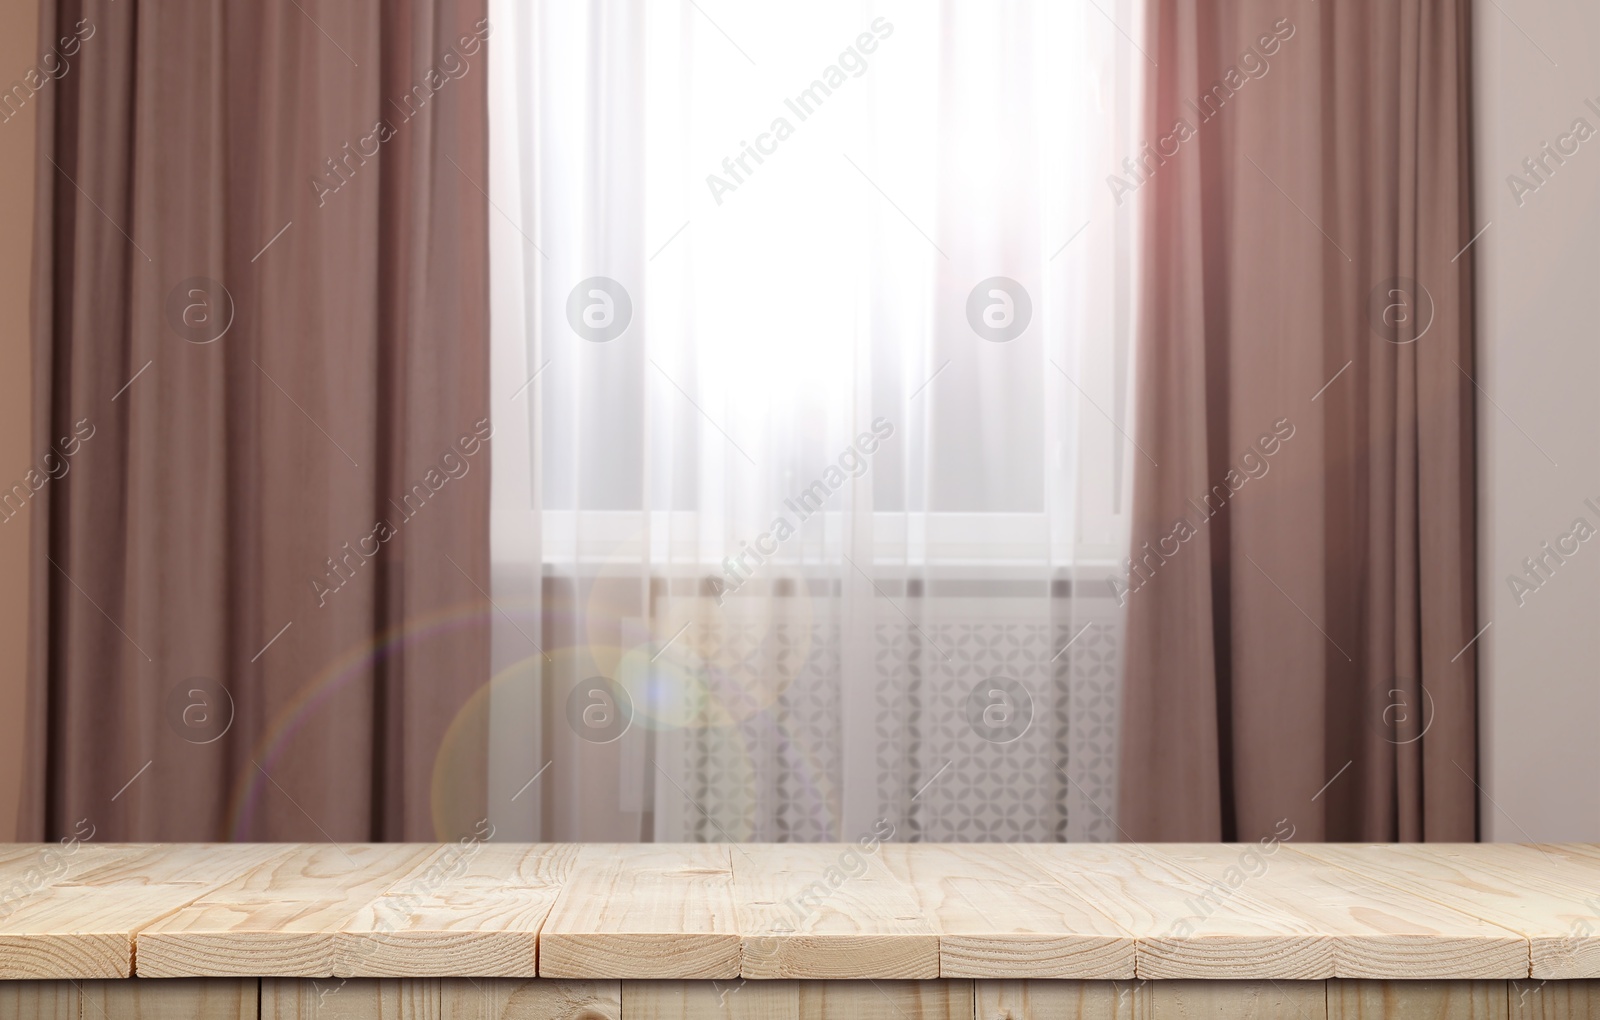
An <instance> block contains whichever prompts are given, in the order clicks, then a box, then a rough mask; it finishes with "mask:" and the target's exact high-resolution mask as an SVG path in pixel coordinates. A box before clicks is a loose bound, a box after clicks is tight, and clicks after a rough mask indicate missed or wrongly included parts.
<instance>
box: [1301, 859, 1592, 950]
mask: <svg viewBox="0 0 1600 1020" xmlns="http://www.w3.org/2000/svg"><path fill="white" fill-rule="evenodd" d="M1295 852H1296V853H1297V854H1300V855H1303V856H1307V857H1312V858H1315V859H1317V860H1320V861H1323V862H1326V863H1328V864H1332V865H1334V866H1336V867H1339V868H1342V869H1344V870H1345V871H1348V872H1352V873H1355V874H1359V875H1363V876H1366V877H1368V878H1370V879H1372V880H1374V881H1377V882H1381V883H1384V884H1386V885H1389V886H1392V887H1394V888H1396V889H1399V890H1402V891H1405V892H1406V893H1407V894H1408V895H1410V894H1415V895H1417V896H1421V897H1424V898H1426V899H1429V900H1432V901H1434V902H1436V903H1441V904H1444V905H1446V906H1449V907H1452V908H1454V909H1456V910H1459V911H1461V912H1463V913H1467V914H1472V915H1473V916H1475V917H1479V918H1483V919H1485V920H1489V921H1493V922H1495V923H1496V924H1498V925H1501V926H1504V927H1507V928H1510V929H1512V930H1514V931H1517V932H1519V933H1520V934H1521V935H1522V936H1523V937H1524V938H1526V939H1527V940H1528V942H1529V952H1530V956H1531V960H1532V965H1531V970H1532V976H1533V977H1536V978H1570V977H1592V976H1595V975H1597V974H1600V859H1596V860H1593V861H1590V860H1589V859H1587V858H1577V859H1576V860H1575V859H1574V858H1572V857H1570V856H1568V855H1566V854H1565V853H1562V852H1560V851H1551V850H1545V849H1542V848H1536V847H1529V846H1517V845H1510V844H1466V843H1463V844H1429V845H1427V846H1422V845H1410V846H1405V845H1402V846H1388V845H1383V846H1372V845H1366V846H1355V845H1315V846H1303V847H1296V848H1295Z"/></svg>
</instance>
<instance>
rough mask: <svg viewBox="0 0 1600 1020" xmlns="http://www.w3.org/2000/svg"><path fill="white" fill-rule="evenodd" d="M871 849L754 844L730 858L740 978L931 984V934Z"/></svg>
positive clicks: (934, 939) (934, 946)
mask: <svg viewBox="0 0 1600 1020" xmlns="http://www.w3.org/2000/svg"><path fill="white" fill-rule="evenodd" d="M889 849H890V848H889V846H888V845H887V844H880V845H879V846H877V848H876V850H875V851H869V850H866V849H863V848H862V847H861V846H859V845H857V844H853V843H818V844H798V843H780V844H762V845H750V846H744V847H740V848H738V850H740V851H743V852H735V853H734V855H733V878H734V905H735V910H736V911H737V913H738V919H739V931H740V932H741V933H742V934H743V936H744V938H743V948H742V952H743V959H742V961H741V965H740V972H739V973H740V974H741V975H742V976H743V977H746V978H806V979H811V980H826V979H838V980H844V979H849V978H874V979H894V978H936V977H938V976H939V942H940V940H939V933H938V931H937V930H936V929H935V927H934V924H933V923H932V922H931V921H930V920H929V919H928V917H927V916H925V913H924V911H923V908H922V905H921V904H920V903H919V902H918V901H917V897H916V896H915V895H914V894H913V893H912V891H911V890H910V889H909V888H908V887H907V886H906V885H904V884H903V883H902V882H901V880H900V879H899V878H897V877H896V875H895V874H894V872H893V870H892V869H890V868H887V867H885V866H884V864H883V863H882V862H881V861H880V860H878V859H877V857H878V854H882V853H886V852H888V850H889Z"/></svg>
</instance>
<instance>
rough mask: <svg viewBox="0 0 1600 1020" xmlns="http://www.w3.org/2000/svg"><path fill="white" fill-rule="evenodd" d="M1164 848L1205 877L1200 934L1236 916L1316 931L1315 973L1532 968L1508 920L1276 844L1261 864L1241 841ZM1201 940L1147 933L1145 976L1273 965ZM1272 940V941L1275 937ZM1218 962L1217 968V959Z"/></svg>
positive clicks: (1230, 973) (1220, 973)
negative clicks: (1202, 946)
mask: <svg viewBox="0 0 1600 1020" xmlns="http://www.w3.org/2000/svg"><path fill="white" fill-rule="evenodd" d="M1161 852H1162V853H1164V854H1166V855H1168V856H1170V858H1171V859H1172V860H1173V861H1174V862H1176V863H1177V864H1178V865H1179V866H1181V867H1183V868H1186V869H1188V870H1189V871H1190V872H1192V873H1193V874H1194V875H1196V876H1197V877H1198V878H1200V879H1201V880H1202V881H1204V882H1205V883H1206V886H1205V889H1206V893H1205V895H1206V897H1207V905H1208V908H1211V905H1212V904H1214V908H1211V909H1212V912H1211V913H1209V914H1207V915H1206V916H1205V917H1204V918H1203V919H1201V920H1200V921H1199V922H1198V923H1197V925H1196V926H1195V934H1198V935H1204V936H1212V937H1214V938H1216V939H1217V940H1218V941H1226V940H1228V938H1229V936H1230V934H1231V924H1232V921H1233V919H1234V918H1248V919H1249V920H1250V921H1251V922H1252V923H1261V922H1267V923H1272V924H1276V925H1277V926H1279V927H1280V929H1281V930H1282V931H1283V932H1285V933H1286V934H1290V933H1292V934H1293V935H1295V936H1296V937H1297V938H1309V939H1311V940H1313V941H1312V944H1313V945H1315V946H1317V947H1318V948H1320V949H1321V950H1322V951H1323V952H1324V953H1325V957H1324V958H1323V959H1322V960H1321V961H1320V962H1319V964H1318V966H1317V967H1316V969H1315V970H1314V971H1312V972H1311V973H1308V974H1303V975H1297V976H1302V977H1308V978H1329V977H1365V978H1406V979H1423V978H1448V977H1463V978H1513V977H1521V976H1524V975H1526V974H1527V973H1528V959H1529V957H1528V938H1527V937H1526V936H1525V935H1523V934H1521V933H1519V932H1518V931H1516V930H1513V929H1511V928H1509V927H1506V926H1503V925H1499V924H1495V923H1493V922H1490V921H1487V920H1484V919H1483V918H1481V917H1479V916H1475V915H1473V914H1468V913H1465V912H1463V911H1460V910H1456V909H1454V908H1452V907H1447V906H1444V905H1443V904H1440V903H1437V902H1435V901H1433V900H1431V899H1426V898H1424V897H1423V896H1421V895H1418V894H1417V893H1415V892H1408V891H1406V890H1405V889H1402V888H1399V887H1397V886H1394V885H1386V884H1384V883H1382V882H1378V881H1376V880H1374V879H1372V878H1370V877H1368V876H1367V875H1365V874H1362V873H1358V872H1353V871H1348V870H1345V869H1342V868H1337V867H1334V866H1333V865H1330V864H1326V863H1324V862H1322V861H1320V860H1318V859H1315V858H1312V857H1309V856H1306V855H1303V854H1299V853H1296V852H1294V850H1293V849H1292V848H1290V847H1287V846H1281V845H1280V846H1279V847H1278V848H1277V852H1276V853H1274V854H1272V855H1271V856H1270V857H1265V856H1263V857H1262V863H1261V864H1259V865H1256V864H1253V863H1249V862H1250V861H1251V860H1252V859H1251V858H1248V857H1246V856H1245V855H1244V854H1241V851H1240V849H1239V848H1238V847H1231V846H1223V845H1217V844H1167V845H1166V846H1164V847H1163V848H1162V851H1161ZM1201 941H1202V940H1201V939H1197V938H1194V937H1192V936H1190V937H1185V938H1181V939H1174V938H1163V939H1151V940H1148V941H1146V940H1144V939H1141V941H1140V946H1141V949H1144V948H1145V947H1146V946H1147V945H1148V947H1149V953H1148V959H1149V961H1150V963H1149V965H1146V963H1145V959H1146V957H1143V956H1142V957H1141V960H1140V971H1139V973H1140V976H1142V977H1163V978H1165V977H1196V978H1206V977H1228V978H1269V977H1275V976H1276V975H1274V974H1271V973H1268V972H1266V971H1270V969H1271V965H1270V964H1268V965H1266V966H1261V967H1259V968H1258V967H1257V966H1256V965H1254V964H1253V963H1252V962H1251V961H1248V960H1238V961H1233V960H1229V959H1226V958H1224V959H1221V960H1218V959H1217V958H1216V956H1215V954H1213V953H1209V952H1205V953H1198V954H1197V953H1193V952H1191V950H1192V949H1193V948H1194V947H1195V946H1196V945H1197V944H1198V943H1200V942H1201ZM1269 948H1270V947H1269ZM1219 964H1220V969H1219Z"/></svg>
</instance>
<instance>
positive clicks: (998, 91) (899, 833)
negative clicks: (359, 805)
mask: <svg viewBox="0 0 1600 1020" xmlns="http://www.w3.org/2000/svg"><path fill="white" fill-rule="evenodd" d="M1136 7H1137V5H1136V4H1135V3H1133V2H1131V0H1123V2H1115V3H1114V2H1110V0H1100V2H1099V3H1097V4H1090V3H1088V2H1087V0H1085V2H1046V0H1038V2H1027V0H1015V2H1007V3H1003V4H995V3H992V2H977V0H974V2H970V3H968V2H953V0H946V2H943V3H929V2H926V0H918V2H914V3H895V2H862V0H849V2H846V0H821V2H818V0H811V2H807V3H803V4H799V3H796V4H766V3H763V4H734V3H728V2H724V0H683V2H676V0H662V2H648V3H646V2H639V0H635V2H622V0H583V2H578V0H496V2H494V3H492V5H491V10H492V16H491V21H492V24H493V30H494V35H493V54H492V74H493V82H492V87H491V128H492V131H491V135H492V183H491V187H490V191H491V195H492V201H493V203H494V206H495V210H496V215H495V220H496V222H495V224H494V225H493V227H492V230H493V235H492V266H493V291H494V322H493V333H494V361H495V375H496V379H495V405H494V415H495V418H494V423H495V437H494V440H493V444H492V445H493V450H494V454H493V456H494V461H493V470H494V509H493V559H494V563H495V569H494V578H493V593H492V594H493V596H494V600H495V603H496V605H497V607H498V608H499V610H500V615H499V622H498V624H497V630H496V634H495V658H496V668H497V671H498V672H497V676H496V679H495V682H494V686H493V688H492V694H491V706H492V718H493V723H492V727H491V729H492V732H491V743H492V746H491V762H492V764H491V801H492V803H493V805H494V807H493V815H492V817H493V818H494V821H495V824H496V826H497V831H500V832H503V833H505V834H507V836H508V837H513V838H526V839H535V838H538V839H594V840H701V839H706V840H719V839H754V840H828V839H833V840H838V839H853V838H855V837H856V836H858V835H860V834H861V833H863V832H866V831H868V830H869V829H871V828H872V827H873V826H874V825H875V824H879V825H880V827H881V823H880V822H879V820H880V819H883V820H886V821H887V822H888V823H889V824H892V825H893V826H894V827H895V831H896V837H895V838H900V839H946V840H983V839H1012V840H1019V839H1020V840H1055V839H1104V838H1111V837H1112V836H1113V835H1114V828H1113V827H1112V825H1111V822H1110V820H1109V818H1108V817H1107V816H1106V815H1105V814H1104V813H1103V811H1102V810H1101V809H1102V808H1103V809H1107V810H1109V808H1110V806H1111V804H1112V803H1113V801H1114V799H1115V797H1114V783H1115V775H1114V773H1113V771H1112V770H1113V767H1114V761H1115V732H1116V717H1115V712H1116V677H1117V668H1118V661H1119V659H1120V646H1119V642H1120V633H1121V628H1120V619H1119V614H1118V612H1117V606H1116V602H1115V600H1114V599H1113V598H1112V597H1111V590H1110V588H1109V586H1108V585H1107V584H1106V583H1105V581H1106V578H1107V577H1108V576H1109V575H1110V573H1111V572H1112V562H1113V561H1114V560H1115V559H1116V558H1117V557H1118V556H1119V555H1121V553H1122V550H1123V547H1124V544H1125V541H1124V540H1125V533H1124V523H1123V522H1124V512H1125V509H1126V488H1127V479H1128V476H1129V474H1130V472H1129V470H1128V468H1129V466H1130V457H1133V456H1137V455H1138V454H1137V451H1136V450H1135V448H1133V447H1132V446H1131V445H1130V444H1129V440H1128V439H1127V438H1126V437H1125V436H1124V434H1123V431H1122V430H1123V428H1125V427H1126V425H1125V423H1126V422H1128V421H1130V420H1131V416H1130V414H1129V407H1128V403H1127V398H1126V382H1127V379H1128V378H1129V374H1130V373H1129V365H1128V357H1129V353H1128V352H1129V344H1128V337H1129V336H1130V335H1131V326H1132V323H1131V321H1130V308H1131V303H1130V301H1129V293H1128V292H1129V280H1128V268H1129V267H1130V266H1131V264H1132V253H1131V251H1130V245H1131V240H1132V238H1133V237H1134V236H1135V230H1134V224H1133V223H1132V221H1131V218H1130V209H1129V205H1128V204H1127V203H1126V202H1124V204H1123V205H1121V206H1118V205H1117V204H1116V202H1115V201H1114V200H1113V197H1112V190H1111V189H1110V188H1109V187H1108V185H1107V182H1106V175H1107V174H1108V173H1109V172H1112V171H1115V170H1118V169H1119V167H1118V164H1119V163H1120V162H1121V160H1122V158H1123V157H1124V156H1126V155H1133V154H1135V153H1136V151H1137V145H1138V139H1136V138H1135V136H1134V133H1133V124H1134V122H1135V112H1136V110H1137V105H1136V102H1135V100H1136V97H1135V96H1134V95H1133V87H1134V84H1135V83H1136V82H1137V80H1138V79H1139V76H1140V67H1141V65H1142V62H1143V60H1144V59H1145V58H1144V57H1143V56H1142V55H1141V54H1140V52H1139V51H1138V49H1137V47H1136V46H1135V45H1134V44H1133V43H1132V41H1131V40H1132V39H1137V38H1139V28H1140V26H1139V25H1138V23H1137V11H1136ZM535 777H537V778H535Z"/></svg>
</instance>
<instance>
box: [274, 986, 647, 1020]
mask: <svg viewBox="0 0 1600 1020" xmlns="http://www.w3.org/2000/svg"><path fill="white" fill-rule="evenodd" d="M621 1015H622V1003H621V985H620V983H619V982H616V981H609V982H606V981H595V982H572V981H540V980H536V979H535V980H528V979H517V978H479V979H472V978H410V979H398V978H348V979H339V978H334V979H331V980H311V979H305V978H273V979H269V980H266V981H263V982H262V986H261V1017H262V1020H619V1018H620V1017H621Z"/></svg>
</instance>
